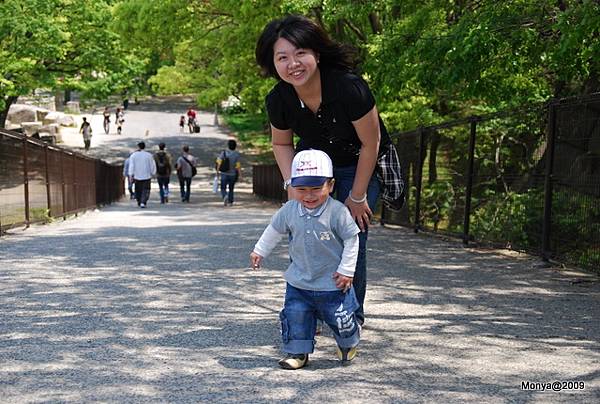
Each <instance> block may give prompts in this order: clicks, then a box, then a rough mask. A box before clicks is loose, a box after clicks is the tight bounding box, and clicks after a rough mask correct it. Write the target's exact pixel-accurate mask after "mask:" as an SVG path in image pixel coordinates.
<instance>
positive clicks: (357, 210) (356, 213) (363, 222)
mask: <svg viewBox="0 0 600 404" xmlns="http://www.w3.org/2000/svg"><path fill="white" fill-rule="evenodd" d="M344 205H346V206H347V207H348V209H350V214H351V215H352V218H353V219H354V220H355V221H356V224H358V227H359V228H360V230H361V231H365V230H367V228H368V227H369V223H370V222H371V217H372V216H373V212H371V209H370V208H369V204H368V203H367V201H366V200H364V201H363V202H360V203H356V202H354V201H352V199H350V195H348V197H347V198H346V200H345V201H344Z"/></svg>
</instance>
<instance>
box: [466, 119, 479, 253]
mask: <svg viewBox="0 0 600 404" xmlns="http://www.w3.org/2000/svg"><path fill="white" fill-rule="evenodd" d="M477 121H478V118H477V117H475V116H472V117H471V119H470V122H471V133H470V135H469V165H468V167H467V189H466V192H465V217H464V222H463V244H464V245H465V246H466V245H468V244H469V227H470V224H471V196H472V194H473V166H474V163H475V141H476V135H477Z"/></svg>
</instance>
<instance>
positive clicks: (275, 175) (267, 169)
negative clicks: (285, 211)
mask: <svg viewBox="0 0 600 404" xmlns="http://www.w3.org/2000/svg"><path fill="white" fill-rule="evenodd" d="M252 191H253V192H254V194H255V195H258V196H260V197H262V198H266V199H272V200H275V201H281V202H285V201H287V191H284V189H283V177H282V176H281V172H280V171H279V168H278V167H277V164H268V165H253V166H252Z"/></svg>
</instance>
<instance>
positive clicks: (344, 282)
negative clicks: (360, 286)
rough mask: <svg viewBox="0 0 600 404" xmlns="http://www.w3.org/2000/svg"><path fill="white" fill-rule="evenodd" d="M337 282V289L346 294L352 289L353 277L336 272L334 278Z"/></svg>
mask: <svg viewBox="0 0 600 404" xmlns="http://www.w3.org/2000/svg"><path fill="white" fill-rule="evenodd" d="M332 278H333V280H334V281H335V287H336V288H338V289H342V292H344V293H346V292H347V291H348V290H350V288H351V287H352V279H353V278H352V277H351V276H346V275H342V274H341V273H339V272H336V273H334V274H333V276H332Z"/></svg>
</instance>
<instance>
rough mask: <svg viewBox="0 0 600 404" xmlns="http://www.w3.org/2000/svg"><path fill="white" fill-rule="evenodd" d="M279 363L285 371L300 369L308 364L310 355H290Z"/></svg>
mask: <svg viewBox="0 0 600 404" xmlns="http://www.w3.org/2000/svg"><path fill="white" fill-rule="evenodd" d="M278 363H279V366H281V367H282V368H283V369H288V370H296V369H300V368H303V367H304V366H306V364H307V363H308V354H288V356H286V357H285V358H283V359H281V360H280V361H279V362H278Z"/></svg>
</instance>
